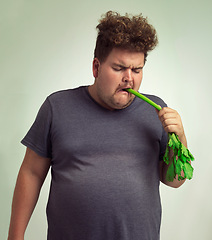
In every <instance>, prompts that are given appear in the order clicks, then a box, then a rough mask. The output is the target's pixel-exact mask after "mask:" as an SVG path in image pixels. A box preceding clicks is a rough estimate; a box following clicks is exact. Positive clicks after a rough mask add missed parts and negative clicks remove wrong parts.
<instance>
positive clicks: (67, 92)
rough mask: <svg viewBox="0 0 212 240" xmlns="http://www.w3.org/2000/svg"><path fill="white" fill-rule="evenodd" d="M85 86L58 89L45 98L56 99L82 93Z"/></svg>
mask: <svg viewBox="0 0 212 240" xmlns="http://www.w3.org/2000/svg"><path fill="white" fill-rule="evenodd" d="M85 88H86V86H80V87H77V88H72V89H65V90H59V91H56V92H53V93H51V94H50V95H49V96H48V97H47V98H48V99H50V100H51V99H57V98H66V97H71V96H74V95H79V94H82V93H83V91H84V89H85Z"/></svg>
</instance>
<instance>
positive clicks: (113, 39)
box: [94, 11, 158, 62]
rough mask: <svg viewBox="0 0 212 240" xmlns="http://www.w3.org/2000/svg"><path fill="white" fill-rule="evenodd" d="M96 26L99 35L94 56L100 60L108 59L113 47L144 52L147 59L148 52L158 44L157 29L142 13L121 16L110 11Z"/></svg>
mask: <svg viewBox="0 0 212 240" xmlns="http://www.w3.org/2000/svg"><path fill="white" fill-rule="evenodd" d="M96 28H97V30H98V35H97V40H96V47H95V50H94V57H96V58H98V59H99V61H100V62H103V61H105V60H106V58H107V57H108V55H109V54H110V52H111V51H112V49H113V48H123V49H127V50H130V51H135V52H143V53H144V56H145V61H146V57H147V54H148V52H149V51H151V50H153V49H154V48H155V47H156V45H157V44H158V38H157V34H156V30H155V29H154V27H153V26H152V25H150V24H149V23H148V22H147V18H144V17H143V16H142V15H141V14H140V15H137V16H132V17H130V16H129V15H128V14H127V13H126V14H125V16H121V15H120V14H119V13H117V12H112V11H108V12H107V13H106V14H105V15H104V16H103V18H102V19H100V23H99V24H98V25H97V27H96Z"/></svg>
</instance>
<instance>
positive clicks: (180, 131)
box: [158, 107, 187, 147]
mask: <svg viewBox="0 0 212 240" xmlns="http://www.w3.org/2000/svg"><path fill="white" fill-rule="evenodd" d="M158 117H159V119H160V121H161V123H162V125H163V127H164V130H165V131H166V132H167V133H172V132H173V133H175V134H177V135H178V137H179V140H180V141H181V142H182V143H183V144H184V145H185V146H186V147H187V141H186V136H185V133H184V128H183V124H182V120H181V117H180V115H179V113H178V112H177V111H176V110H174V109H171V108H168V107H164V108H162V109H161V110H160V111H159V112H158Z"/></svg>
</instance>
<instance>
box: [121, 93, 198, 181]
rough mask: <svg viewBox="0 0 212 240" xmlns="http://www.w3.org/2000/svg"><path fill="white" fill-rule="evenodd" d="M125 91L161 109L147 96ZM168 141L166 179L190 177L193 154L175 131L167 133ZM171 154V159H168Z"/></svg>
mask: <svg viewBox="0 0 212 240" xmlns="http://www.w3.org/2000/svg"><path fill="white" fill-rule="evenodd" d="M125 90H126V91H128V92H130V93H132V94H134V95H135V96H137V97H139V98H141V99H143V100H144V101H146V102H147V103H149V104H150V105H152V106H153V107H155V108H156V109H157V110H159V111H160V110H161V107H160V106H159V105H157V104H156V103H154V102H153V101H152V100H150V99H149V98H147V97H145V96H144V95H142V94H141V93H138V92H136V91H134V90H133V89H130V88H129V89H125ZM168 137H169V139H168V143H167V147H166V152H165V154H164V157H163V160H164V162H165V163H166V164H167V165H168V164H170V165H169V167H168V170H167V174H166V179H167V181H169V182H173V180H174V178H176V176H178V180H183V179H185V178H187V179H191V178H192V176H193V170H194V169H193V167H192V166H191V163H190V162H191V161H193V160H194V157H193V155H192V154H191V153H190V151H189V150H188V149H187V148H186V147H185V146H184V145H183V144H182V143H181V142H180V140H179V138H178V136H177V135H176V134H175V133H169V134H168ZM170 156H171V159H170Z"/></svg>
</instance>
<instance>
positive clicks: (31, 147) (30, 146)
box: [21, 139, 51, 158]
mask: <svg viewBox="0 0 212 240" xmlns="http://www.w3.org/2000/svg"><path fill="white" fill-rule="evenodd" d="M21 143H22V144H23V145H24V146H26V147H28V148H30V149H31V150H33V151H34V152H36V153H37V154H38V155H39V156H41V157H45V158H51V156H50V155H49V154H47V153H45V152H43V151H42V150H41V149H40V148H39V147H38V146H35V145H34V144H32V143H30V142H28V141H27V140H25V139H23V140H22V141H21Z"/></svg>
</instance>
